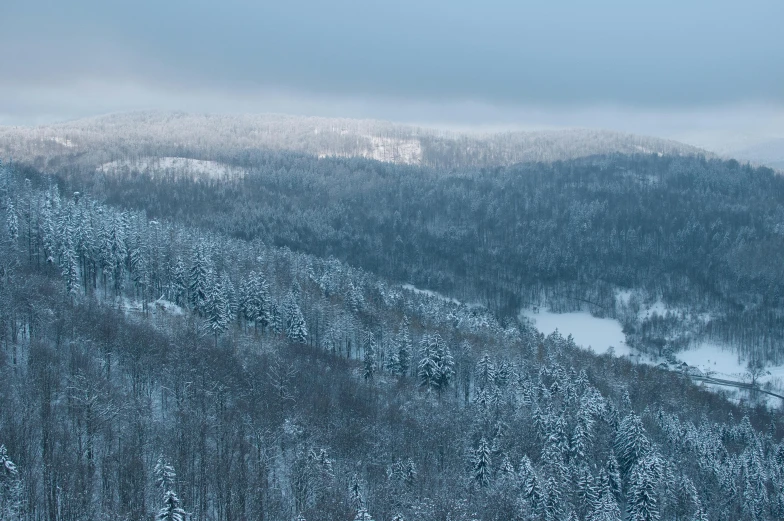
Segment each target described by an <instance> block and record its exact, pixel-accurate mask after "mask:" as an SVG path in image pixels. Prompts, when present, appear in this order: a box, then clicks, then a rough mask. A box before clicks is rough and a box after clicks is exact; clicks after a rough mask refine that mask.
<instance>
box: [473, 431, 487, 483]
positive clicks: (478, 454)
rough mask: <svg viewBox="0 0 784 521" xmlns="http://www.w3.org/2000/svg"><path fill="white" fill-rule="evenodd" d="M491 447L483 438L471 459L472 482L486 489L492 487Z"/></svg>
mask: <svg viewBox="0 0 784 521" xmlns="http://www.w3.org/2000/svg"><path fill="white" fill-rule="evenodd" d="M490 473H491V468H490V445H488V443H487V439H485V438H484V436H483V437H482V439H481V440H479V446H477V448H476V450H474V453H473V455H472V458H471V482H472V483H474V484H476V485H477V486H479V487H480V488H485V487H487V486H489V485H490Z"/></svg>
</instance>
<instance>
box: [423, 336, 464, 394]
mask: <svg viewBox="0 0 784 521" xmlns="http://www.w3.org/2000/svg"><path fill="white" fill-rule="evenodd" d="M420 349H421V353H422V354H421V356H422V358H421V359H420V360H419V365H418V371H417V375H418V376H419V384H420V385H421V386H422V387H426V388H427V389H428V390H430V389H433V390H436V391H439V393H440V391H442V390H443V389H445V388H446V387H448V385H449V383H450V382H451V380H452V376H453V375H454V369H453V367H454V363H455V362H454V359H453V358H452V353H451V352H450V351H449V348H448V347H447V346H446V343H445V342H444V341H443V340H442V339H441V336H440V335H439V334H438V333H435V334H432V335H425V336H424V337H422V341H421V343H420Z"/></svg>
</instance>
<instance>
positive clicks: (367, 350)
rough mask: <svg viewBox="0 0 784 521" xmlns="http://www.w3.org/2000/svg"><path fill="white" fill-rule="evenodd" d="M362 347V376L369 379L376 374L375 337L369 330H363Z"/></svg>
mask: <svg viewBox="0 0 784 521" xmlns="http://www.w3.org/2000/svg"><path fill="white" fill-rule="evenodd" d="M362 347H363V351H364V355H363V369H362V377H363V378H364V379H365V380H370V379H371V378H373V376H374V375H375V374H376V338H375V336H374V335H373V333H371V332H370V331H366V332H365V338H364V341H363V345H362Z"/></svg>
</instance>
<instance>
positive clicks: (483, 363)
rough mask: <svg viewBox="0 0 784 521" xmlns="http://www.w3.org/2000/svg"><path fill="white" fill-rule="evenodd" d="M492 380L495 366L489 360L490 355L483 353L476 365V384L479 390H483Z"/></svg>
mask: <svg viewBox="0 0 784 521" xmlns="http://www.w3.org/2000/svg"><path fill="white" fill-rule="evenodd" d="M494 380H495V365H494V364H493V362H492V360H491V359H490V355H489V354H488V353H487V352H485V353H484V354H483V355H482V358H480V359H479V361H478V362H477V363H476V384H477V385H478V386H479V389H485V388H486V387H487V386H488V384H489V383H490V382H492V381H494Z"/></svg>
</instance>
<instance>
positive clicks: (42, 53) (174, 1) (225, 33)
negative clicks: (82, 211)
mask: <svg viewBox="0 0 784 521" xmlns="http://www.w3.org/2000/svg"><path fill="white" fill-rule="evenodd" d="M782 29H784V1H782V0H746V1H743V2H740V1H737V0H733V1H728V0H710V1H708V0H656V1H650V0H649V1H646V0H641V1H630V0H622V1H621V0H618V1H616V0H593V1H590V2H588V1H576V0H575V1H569V0H550V1H546V2H545V1H539V2H527V1H523V0H510V1H500V0H485V1H473V2H467V1H463V0H437V1H435V0H398V1H394V2H393V1H387V2H375V1H372V0H364V1H355V0H329V1H317V0H283V1H278V2H272V1H268V0H260V1H259V0H256V1H253V0H221V1H214V0H213V1H203V0H165V1H160V0H155V1H153V0H135V1H122V0H119V1H107V0H70V1H68V2H64V1H61V0H56V1H55V0H50V1H45V0H2V1H0V49H2V53H0V123H6V124H9V123H11V124H30V123H37V122H47V121H53V120H61V119H67V118H74V117H80V116H84V115H93V114H100V113H105V112H112V111H121V110H129V109H149V108H161V109H179V110H195V111H202V112H261V111H273V112H288V113H299V114H308V115H324V116H350V117H375V118H385V119H392V120H402V121H408V122H416V123H433V124H443V125H451V126H473V125H483V126H487V127H493V126H496V127H531V126H533V127H536V126H604V127H610V128H616V129H618V130H630V131H635V132H645V133H653V134H669V135H670V136H676V135H681V134H682V135H687V134H689V133H697V132H703V133H710V132H714V133H715V132H720V131H721V132H730V133H732V132H735V133H736V134H742V133H749V132H757V133H762V134H766V135H777V134H781V135H782V136H784V109H783V107H784V38H783V37H782Z"/></svg>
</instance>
